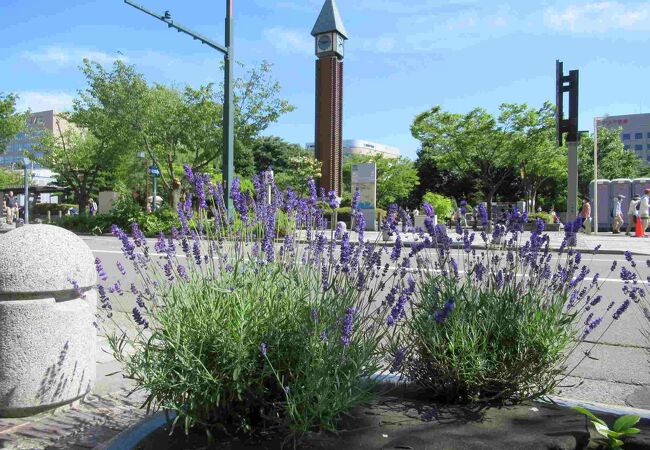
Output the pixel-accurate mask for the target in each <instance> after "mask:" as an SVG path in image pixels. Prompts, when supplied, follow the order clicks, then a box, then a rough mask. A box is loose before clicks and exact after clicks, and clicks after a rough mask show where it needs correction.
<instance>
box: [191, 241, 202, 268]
mask: <svg viewBox="0 0 650 450" xmlns="http://www.w3.org/2000/svg"><path fill="white" fill-rule="evenodd" d="M192 254H193V255H194V261H195V262H196V265H197V266H200V265H201V247H199V242H198V241H194V245H193V246H192Z"/></svg>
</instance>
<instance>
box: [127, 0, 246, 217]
mask: <svg viewBox="0 0 650 450" xmlns="http://www.w3.org/2000/svg"><path fill="white" fill-rule="evenodd" d="M124 3H126V4H127V5H131V6H133V7H134V8H136V9H139V10H140V11H142V12H144V13H146V14H148V15H150V16H152V17H155V18H156V19H158V20H161V21H163V22H165V23H166V24H167V26H168V27H169V28H174V29H176V30H177V31H178V32H179V33H185V34H187V35H189V36H191V37H192V39H194V40H197V41H199V42H201V43H202V44H205V45H207V46H208V47H211V48H213V49H215V50H217V51H219V52H221V53H222V54H223V57H224V105H223V164H222V167H221V171H222V174H223V181H224V190H223V192H224V202H225V203H226V208H227V210H228V216H231V215H232V213H233V211H234V210H233V203H232V199H231V198H230V187H231V186H232V181H233V178H234V173H235V169H234V149H235V131H234V126H235V119H234V113H235V108H234V93H233V64H234V57H233V55H234V45H233V17H232V0H226V32H225V41H226V45H225V46H223V45H220V44H218V43H216V42H214V41H212V40H210V39H208V38H206V37H205V36H203V35H201V34H199V33H196V32H194V31H192V30H190V29H189V28H187V27H185V26H183V25H181V24H180V23H178V22H175V21H173V20H172V19H171V14H170V13H169V11H165V13H164V14H157V13H155V12H153V11H150V10H148V9H147V8H145V7H144V6H142V5H139V4H137V3H134V2H132V1H131V0H124Z"/></svg>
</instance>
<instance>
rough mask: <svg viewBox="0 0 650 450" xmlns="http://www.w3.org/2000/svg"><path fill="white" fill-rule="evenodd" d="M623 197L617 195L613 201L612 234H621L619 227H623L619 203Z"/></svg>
mask: <svg viewBox="0 0 650 450" xmlns="http://www.w3.org/2000/svg"><path fill="white" fill-rule="evenodd" d="M624 198H625V196H623V195H619V196H617V197H616V200H614V208H612V218H613V221H612V233H614V234H619V233H620V232H621V225H623V210H622V208H621V202H622V201H623V199H624Z"/></svg>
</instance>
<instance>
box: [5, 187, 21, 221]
mask: <svg viewBox="0 0 650 450" xmlns="http://www.w3.org/2000/svg"><path fill="white" fill-rule="evenodd" d="M17 205H18V204H17V203H16V198H15V197H14V192H13V191H9V194H8V195H7V197H6V198H5V205H4V208H5V213H6V214H7V224H8V225H11V224H13V223H14V217H15V213H16V206H17Z"/></svg>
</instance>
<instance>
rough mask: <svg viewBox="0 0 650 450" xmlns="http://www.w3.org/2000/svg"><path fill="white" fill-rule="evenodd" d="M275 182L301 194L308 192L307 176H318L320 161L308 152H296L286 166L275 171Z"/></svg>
mask: <svg viewBox="0 0 650 450" xmlns="http://www.w3.org/2000/svg"><path fill="white" fill-rule="evenodd" d="M274 174H275V183H276V184H277V185H278V187H279V188H280V189H287V188H288V187H291V188H292V189H293V190H294V191H295V192H297V193H298V194H300V195H302V196H306V195H308V194H309V187H308V186H307V179H308V178H310V177H311V178H314V179H316V178H319V177H320V161H318V160H317V159H316V158H315V157H314V156H313V155H310V154H297V155H295V156H292V157H290V158H289V160H288V161H287V163H286V168H285V169H283V170H282V171H280V172H275V169H274Z"/></svg>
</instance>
